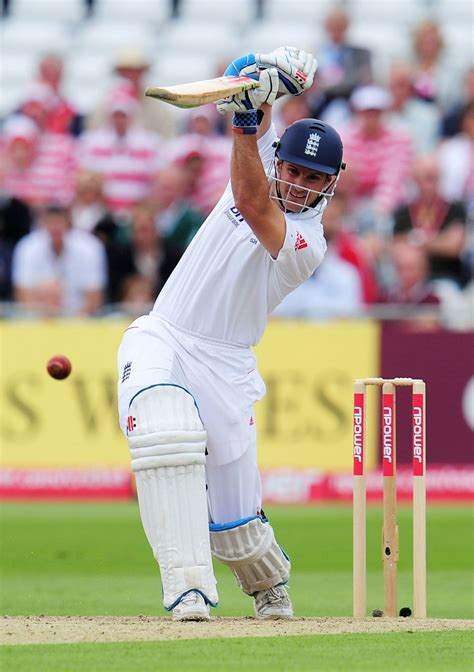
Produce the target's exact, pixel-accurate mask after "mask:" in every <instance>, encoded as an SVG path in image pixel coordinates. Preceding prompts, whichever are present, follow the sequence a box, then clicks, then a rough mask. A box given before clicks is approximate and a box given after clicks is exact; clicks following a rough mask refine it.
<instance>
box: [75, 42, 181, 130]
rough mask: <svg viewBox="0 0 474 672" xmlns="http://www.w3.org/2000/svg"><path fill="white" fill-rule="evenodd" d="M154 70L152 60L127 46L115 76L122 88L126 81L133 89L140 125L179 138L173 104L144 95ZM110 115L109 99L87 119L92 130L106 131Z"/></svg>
mask: <svg viewBox="0 0 474 672" xmlns="http://www.w3.org/2000/svg"><path fill="white" fill-rule="evenodd" d="M149 69H150V61H149V59H148V58H147V57H146V55H145V54H144V52H143V51H142V50H141V49H139V48H135V47H125V48H124V49H123V50H122V51H121V52H120V53H119V54H118V56H117V59H116V61H115V64H114V75H116V77H117V79H118V82H117V85H119V83H120V82H124V83H126V84H127V85H128V87H129V92H130V95H131V96H132V97H133V98H134V100H135V103H136V107H135V121H136V123H137V125H139V126H141V127H142V128H145V129H147V130H148V131H154V132H155V133H158V134H159V135H161V136H162V137H164V138H168V137H173V136H174V135H176V124H175V117H174V116H173V113H172V112H171V110H170V108H169V105H167V104H166V103H162V102H161V101H159V100H156V99H154V98H147V97H146V96H145V95H144V91H145V89H146V82H145V78H146V76H147V73H148V71H149ZM108 116H109V100H108V99H107V98H106V100H105V101H103V102H102V103H101V104H100V105H99V107H98V108H97V109H96V110H95V111H93V112H92V113H91V114H90V115H89V117H88V120H87V128H88V129H96V128H102V127H103V126H104V124H106V123H107V120H108Z"/></svg>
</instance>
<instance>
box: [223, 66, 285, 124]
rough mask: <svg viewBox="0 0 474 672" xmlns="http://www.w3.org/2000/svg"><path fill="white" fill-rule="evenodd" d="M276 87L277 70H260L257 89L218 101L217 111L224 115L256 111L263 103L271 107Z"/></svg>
mask: <svg viewBox="0 0 474 672" xmlns="http://www.w3.org/2000/svg"><path fill="white" fill-rule="evenodd" d="M226 74H228V73H227V71H226ZM278 87H279V78H278V70H277V69H276V68H269V69H268V70H262V72H261V73H260V77H259V86H258V88H257V89H249V90H248V91H243V92H242V93H237V94H235V95H234V96H230V97H229V98H224V99H223V100H218V101H217V103H216V107H217V110H218V111H219V112H220V113H221V114H226V112H247V111H248V110H258V108H259V107H260V106H261V105H263V103H267V104H268V105H273V103H274V102H275V99H276V97H277V93H278Z"/></svg>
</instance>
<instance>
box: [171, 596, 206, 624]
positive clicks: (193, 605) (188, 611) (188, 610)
mask: <svg viewBox="0 0 474 672" xmlns="http://www.w3.org/2000/svg"><path fill="white" fill-rule="evenodd" d="M209 611H210V610H209V605H208V604H206V601H205V599H204V598H203V596H202V595H201V593H198V592H197V591H196V590H192V591H191V592H189V593H186V595H185V596H184V597H183V598H182V600H181V601H180V602H178V604H177V605H176V606H175V608H174V609H173V621H209V620H210V618H211V616H210V613H209Z"/></svg>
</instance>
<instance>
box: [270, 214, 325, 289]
mask: <svg viewBox="0 0 474 672" xmlns="http://www.w3.org/2000/svg"><path fill="white" fill-rule="evenodd" d="M285 220H286V235H285V240H284V243H283V246H282V248H281V250H280V252H279V254H278V257H277V258H276V259H272V261H271V263H272V268H271V272H272V274H273V280H274V286H275V287H276V288H277V292H278V294H279V299H280V301H281V300H283V298H284V297H285V296H286V295H287V294H289V293H290V292H291V291H293V290H294V289H295V288H296V287H298V286H299V285H301V283H303V282H304V281H305V280H307V279H308V278H309V277H310V276H311V275H312V274H313V273H314V271H315V270H316V269H317V268H318V266H319V265H320V264H321V262H322V260H323V259H324V255H325V254H326V249H327V245H326V239H325V238H324V232H323V227H322V224H321V219H320V218H318V219H317V221H316V222H315V221H314V219H312V220H310V221H309V222H308V223H307V224H306V225H305V226H304V225H303V222H304V220H300V222H298V220H297V219H292V218H290V217H287V216H285Z"/></svg>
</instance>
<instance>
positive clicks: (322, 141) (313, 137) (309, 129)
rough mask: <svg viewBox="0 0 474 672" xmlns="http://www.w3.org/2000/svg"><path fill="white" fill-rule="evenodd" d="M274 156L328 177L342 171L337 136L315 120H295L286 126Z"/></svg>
mask: <svg viewBox="0 0 474 672" xmlns="http://www.w3.org/2000/svg"><path fill="white" fill-rule="evenodd" d="M275 156H276V158H277V159H281V160H282V161H288V162H289V163H294V164H295V165H298V166H303V167H304V168H309V169H312V170H317V171H319V172H321V173H327V174H328V175H338V174H339V171H340V170H341V169H344V168H345V164H344V162H343V160H342V140H341V138H340V135H339V133H338V132H337V131H336V130H335V129H334V128H333V127H332V126H330V125H329V124H326V123H325V122H324V121H320V120H319V119H299V120H298V121H295V122H294V123H293V124H291V125H290V126H288V128H287V129H286V131H285V132H284V133H283V135H282V136H281V139H280V140H279V142H278V143H276V148H275Z"/></svg>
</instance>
